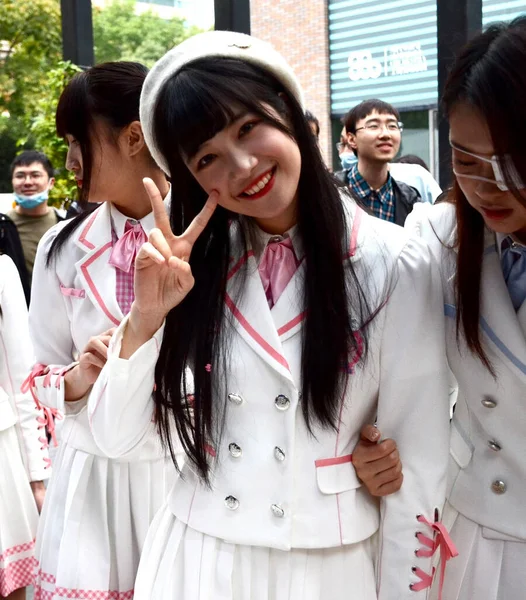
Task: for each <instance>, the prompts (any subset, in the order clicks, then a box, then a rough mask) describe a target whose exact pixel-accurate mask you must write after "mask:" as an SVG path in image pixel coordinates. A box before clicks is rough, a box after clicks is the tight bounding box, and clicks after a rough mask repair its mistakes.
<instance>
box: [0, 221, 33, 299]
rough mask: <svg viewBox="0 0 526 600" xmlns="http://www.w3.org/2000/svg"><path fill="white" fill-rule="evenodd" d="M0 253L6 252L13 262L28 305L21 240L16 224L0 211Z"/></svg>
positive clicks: (27, 289)
mask: <svg viewBox="0 0 526 600" xmlns="http://www.w3.org/2000/svg"><path fill="white" fill-rule="evenodd" d="M0 254H7V256H9V257H10V258H11V260H12V261H13V262H14V263H15V266H16V268H17V269H18V273H19V275H20V281H21V282H22V287H23V288H24V294H25V297H26V302H27V304H28V306H29V275H28V273H27V269H26V261H25V258H24V251H23V250H22V242H21V241H20V236H19V235H18V230H17V228H16V225H15V224H14V223H13V221H11V219H10V218H9V217H8V216H7V215H4V214H3V213H0Z"/></svg>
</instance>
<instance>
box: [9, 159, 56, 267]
mask: <svg viewBox="0 0 526 600" xmlns="http://www.w3.org/2000/svg"><path fill="white" fill-rule="evenodd" d="M11 181H12V184H13V194H14V201H15V204H16V206H15V208H14V209H13V210H11V211H9V212H8V213H7V216H8V217H9V218H10V219H11V220H12V221H13V222H14V224H15V225H16V227H17V229H18V234H19V236H20V241H21V242H22V248H23V251H24V258H25V262H26V268H27V272H28V274H29V277H30V278H31V275H32V272H33V263H34V262H35V254H36V251H37V246H38V242H39V241H40V238H41V237H42V236H43V235H44V233H46V231H47V230H48V229H49V228H50V227H53V225H56V224H57V222H58V221H60V220H61V217H60V216H59V214H58V212H57V211H56V210H54V209H53V208H51V207H50V206H48V203H47V200H48V196H49V191H50V190H51V188H52V187H53V184H54V183H55V179H54V178H53V167H52V166H51V162H50V161H49V159H48V157H47V156H46V155H45V154H43V153H42V152H37V151H35V150H29V151H25V152H22V153H21V154H19V155H18V156H17V157H16V158H15V159H14V161H13V162H12V164H11Z"/></svg>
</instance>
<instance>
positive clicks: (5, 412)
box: [0, 387, 17, 431]
mask: <svg viewBox="0 0 526 600" xmlns="http://www.w3.org/2000/svg"><path fill="white" fill-rule="evenodd" d="M16 422H17V418H16V415H15V412H14V411H13V408H12V407H11V402H9V396H8V395H7V393H6V392H5V390H4V389H2V388H1V387H0V431H4V430H5V429H8V428H9V427H12V426H13V425H14V424H15V423H16Z"/></svg>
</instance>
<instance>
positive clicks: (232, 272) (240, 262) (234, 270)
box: [227, 250, 254, 279]
mask: <svg viewBox="0 0 526 600" xmlns="http://www.w3.org/2000/svg"><path fill="white" fill-rule="evenodd" d="M251 256H254V251H253V250H249V251H248V252H247V253H246V254H245V256H242V257H241V258H240V259H239V260H238V261H237V263H236V264H235V265H234V266H233V267H232V268H231V269H230V272H229V273H228V275H227V279H232V277H234V275H235V274H236V273H237V272H238V271H239V269H241V267H242V266H243V264H244V263H246V261H247V260H248V259H249V258H250V257H251ZM232 260H234V259H232Z"/></svg>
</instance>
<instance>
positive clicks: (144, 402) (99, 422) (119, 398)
mask: <svg viewBox="0 0 526 600" xmlns="http://www.w3.org/2000/svg"><path fill="white" fill-rule="evenodd" d="M127 323H128V317H126V318H125V319H123V321H122V323H121V324H120V325H119V327H118V328H117V330H116V332H115V333H114V334H113V337H112V339H111V342H110V345H109V348H108V360H107V361H106V364H105V366H104V368H103V369H102V371H101V372H100V375H99V376H98V378H97V381H96V383H95V384H94V386H93V388H92V390H91V393H90V395H89V399H88V419H89V422H90V426H91V431H92V434H93V437H94V439H95V442H96V444H97V446H99V448H100V449H101V450H102V452H104V454H106V455H107V456H109V457H110V458H117V457H121V456H125V455H126V454H128V453H129V452H132V451H133V450H135V449H136V448H137V447H139V446H142V445H143V444H145V443H146V442H147V441H148V440H149V439H151V437H152V435H156V432H155V427H156V426H155V419H154V412H155V410H154V409H155V405H154V401H153V398H152V393H153V389H154V379H155V377H154V376H155V364H156V363H157V358H158V356H159V349H160V347H161V342H162V339H163V332H164V324H163V325H162V326H161V328H160V329H159V330H158V331H157V332H156V333H155V334H154V336H153V337H152V338H151V339H150V340H148V341H147V342H146V343H145V344H143V345H142V346H141V347H140V348H139V349H138V350H137V351H136V352H135V353H134V354H133V355H132V356H131V357H130V358H129V359H124V358H119V354H120V351H121V346H122V337H123V335H124V331H125V329H126V326H127Z"/></svg>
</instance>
